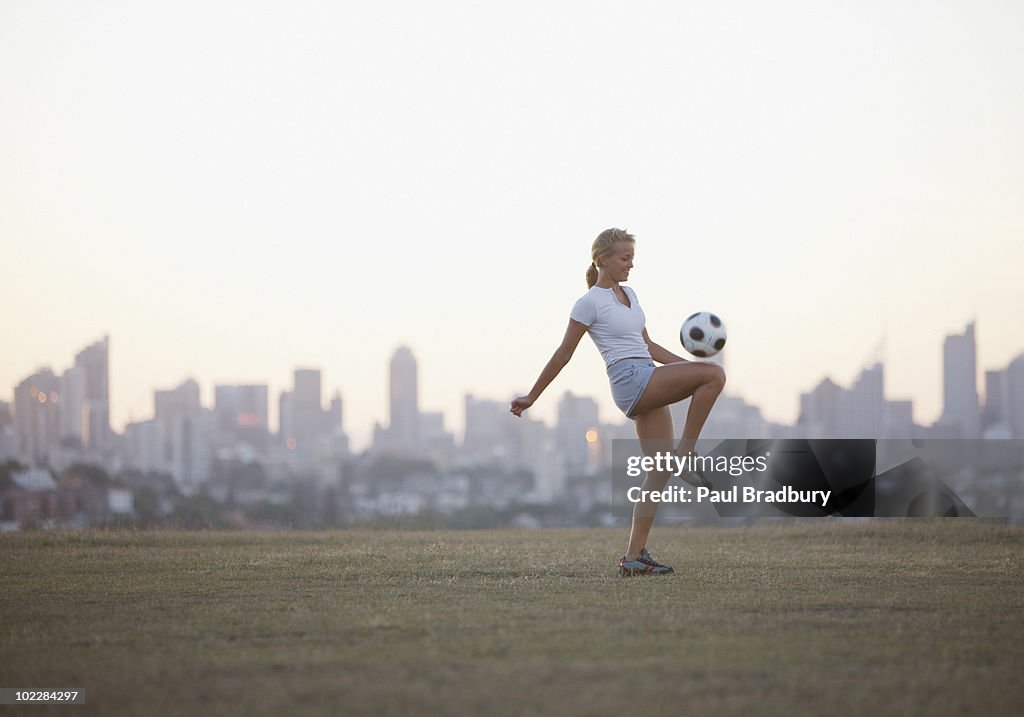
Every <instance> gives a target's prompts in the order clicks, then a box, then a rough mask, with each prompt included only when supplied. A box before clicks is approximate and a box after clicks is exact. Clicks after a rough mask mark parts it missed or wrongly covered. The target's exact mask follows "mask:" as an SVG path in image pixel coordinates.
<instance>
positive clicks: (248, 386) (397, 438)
mask: <svg viewBox="0 0 1024 717" xmlns="http://www.w3.org/2000/svg"><path fill="white" fill-rule="evenodd" d="M975 339H976V334H975V324H974V323H973V322H972V323H970V324H968V325H967V327H966V328H965V329H964V333H963V334H950V335H947V336H945V337H944V339H943V344H942V355H943V364H944V367H945V368H944V380H943V381H942V382H941V384H940V385H939V386H937V387H936V391H937V393H939V394H940V395H944V396H945V398H944V399H943V410H942V412H941V413H940V415H938V416H937V417H936V419H935V420H934V421H922V420H920V417H919V416H917V415H916V413H917V411H916V408H914V407H916V401H917V399H916V397H913V396H899V395H896V396H894V395H893V393H892V391H891V390H889V389H888V388H887V387H885V388H884V394H883V379H882V378H881V374H879V377H878V379H877V380H876V379H875V378H873V377H872V374H873V373H874V372H876V371H881V370H882V368H883V367H885V361H884V356H880V355H876V356H875V359H874V360H873V361H868V362H865V364H864V366H862V368H861V370H860V371H859V373H858V376H857V377H856V378H855V379H854V380H850V381H845V382H844V381H840V382H839V383H838V384H837V383H836V382H834V381H833V380H832V376H831V375H829V374H827V373H826V374H823V375H821V376H820V377H819V378H818V379H817V380H815V381H810V382H808V385H807V386H806V388H805V389H804V390H802V391H801V392H800V393H799V394H798V395H797V396H796V397H795V399H794V400H795V401H796V402H797V404H798V407H799V408H798V412H797V419H800V418H801V417H804V418H806V415H807V414H808V412H809V409H808V404H806V403H805V401H807V400H810V397H811V396H813V395H814V394H816V393H817V392H819V391H820V390H822V389H823V388H824V389H828V386H832V387H833V389H831V390H838V391H841V392H842V391H847V390H854V391H855V390H856V388H857V386H858V385H860V384H861V383H862V382H864V381H867V382H868V383H872V384H873V383H876V381H877V384H878V389H877V391H878V394H879V398H881V399H884V400H885V401H886V402H887V403H892V404H905V405H901V406H900V407H899V410H900V413H901V414H905V416H902V417H901V422H903V423H908V424H912V425H916V426H920V427H927V426H932V425H940V424H942V423H949V422H951V421H953V422H955V420H959V419H958V416H962V415H968V414H970V412H971V410H972V409H970V406H971V405H974V406H976V407H977V413H978V415H977V416H975V417H974V419H971V422H970V423H968V424H967V425H966V426H965V430H966V431H967V435H977V434H978V431H979V430H980V428H979V427H980V426H981V420H982V411H983V410H985V409H986V408H991V407H992V406H993V405H1000V406H1001V405H1002V404H1001V402H1002V401H1004V400H1005V399H1004V398H1002V397H1001V396H994V397H990V396H989V395H988V394H989V392H990V391H991V390H992V389H991V388H990V385H989V384H991V382H992V379H993V374H998V373H1000V372H1001V371H1005V370H1006V368H1007V367H1008V365H1009V364H1010V363H1011V362H1009V361H1008V362H1007V364H1006V365H1004V366H1002V367H998V368H997V367H991V368H988V367H985V368H983V367H980V366H979V365H978V363H977V361H976V358H975V357H976V355H977V352H978V350H979V348H980V347H979V346H978V344H977V343H976V341H975ZM115 345H116V344H115ZM109 347H110V337H109V336H104V337H103V338H102V339H99V340H97V341H95V342H93V343H92V344H90V345H89V346H86V347H85V348H83V349H81V350H79V351H77V352H75V354H74V355H75V361H74V363H73V364H72V365H70V366H69V367H68V369H67V370H66V371H65V372H63V373H62V372H61V371H59V370H57V371H55V370H54V364H50V365H47V366H41V367H39V368H38V369H37V372H39V371H42V372H44V373H45V372H47V371H49V372H51V374H52V379H48V380H50V381H51V382H52V384H53V390H54V391H59V393H60V395H61V397H62V400H64V395H65V393H66V392H67V391H68V383H69V379H73V378H74V377H76V376H78V375H79V371H80V367H81V364H82V362H83V359H85V360H88V357H90V356H91V355H96V352H97V351H98V350H102V352H103V354H102V358H101V359H98V360H99V365H101V366H102V367H103V370H104V371H105V370H106V367H107V364H108V359H109V357H108V355H107V353H106V352H108V351H109ZM1015 358H1024V347H1022V349H1021V352H1020V353H1019V354H1017V357H1015ZM387 365H388V366H389V368H388V369H387V371H388V375H389V376H390V379H389V380H388V382H387V385H386V386H382V387H381V393H382V394H383V395H384V397H385V400H386V401H387V402H388V403H389V405H390V408H389V409H388V411H387V413H386V414H384V415H381V416H376V417H368V418H366V419H365V420H364V421H363V425H359V424H355V425H353V423H352V419H351V417H349V421H347V422H346V421H343V419H342V405H343V403H344V387H342V386H339V385H336V384H333V383H329V382H328V383H324V384H322V379H321V377H322V371H321V369H320V368H317V367H315V366H312V365H305V366H293V367H292V368H291V372H292V382H293V383H294V384H295V385H294V387H293V388H292V389H291V390H288V389H287V388H282V389H280V390H276V391H275V390H274V389H273V388H272V387H271V385H270V384H269V383H267V382H264V381H253V382H243V381H221V382H217V383H213V384H210V385H209V386H208V387H207V389H204V388H203V382H202V381H200V380H199V379H197V378H196V377H191V376H190V377H187V378H185V379H183V380H182V381H180V382H178V383H177V384H174V385H166V386H162V387H159V388H157V387H154V388H153V389H152V392H151V406H152V408H151V410H150V411H149V413H148V414H144V415H142V416H139V417H137V419H135V421H133V422H144V421H148V420H151V419H153V418H160V417H161V410H162V409H161V405H162V404H161V401H163V402H164V403H163V405H165V406H167V405H168V401H172V402H173V404H171V405H172V407H171V408H170V409H167V408H164V409H163V410H164V412H165V413H167V411H168V410H170V413H167V415H173V414H174V412H176V411H178V410H180V409H176V408H174V407H173V406H176V405H179V404H181V405H185V406H186V409H185V412H186V413H187V412H188V411H191V410H198V409H200V408H203V409H208V410H209V409H213V408H214V407H215V406H216V405H219V403H221V402H224V401H225V399H226V400H227V401H228V402H238V401H240V400H247V401H248V404H247V405H255V404H253V400H254V399H253V398H247V399H242V398H241V397H238V396H236V395H235V394H236V393H237V392H243V391H254V390H255V391H259V392H260V393H261V394H262V396H263V398H262V401H263V407H262V409H261V410H262V412H263V413H262V415H260V416H253V424H252V425H254V426H262V427H263V428H264V429H265V430H266V431H267V432H268V434H279V433H280V434H282V435H283V426H282V417H283V416H284V415H285V414H284V413H283V412H284V410H285V406H286V405H287V406H291V405H293V403H295V402H296V401H297V402H298V403H297V404H296V405H305V406H306V409H303V410H305V411H306V413H307V414H308V413H309V411H312V412H313V414H315V415H313V416H312V417H310V418H301V417H296V418H290V416H292V415H293V412H294V411H297V410H299V409H297V408H296V409H291V408H289V412H288V416H289V418H288V419H286V421H288V422H289V423H290V422H293V421H300V422H302V424H303V425H304V424H308V423H310V422H312V423H313V424H316V423H318V422H319V421H321V420H323V419H322V418H318V417H317V416H318V415H320V414H321V413H322V414H324V417H326V416H327V415H330V416H333V419H332V420H333V422H334V423H335V424H337V425H338V426H339V427H344V430H345V432H346V435H347V437H348V440H349V441H350V444H349V445H350V447H351V449H352V450H354V451H356V452H361V451H364V450H367V449H369V448H370V447H371V446H372V444H373V443H374V442H379V443H381V444H384V445H387V444H391V445H403V444H415V443H417V442H418V441H419V440H420V435H419V430H420V429H419V427H418V426H419V420H420V417H422V416H424V415H426V414H427V413H428V411H425V410H422V409H421V408H420V405H419V387H420V386H421V385H423V384H424V383H429V381H427V382H424V381H423V380H422V378H421V377H420V376H419V361H418V359H417V358H416V354H415V351H414V350H412V348H411V347H409V346H406V345H399V346H396V347H395V348H394V349H393V353H392V355H391V357H390V360H389V361H388V362H387ZM886 371H887V369H886ZM965 371H966V373H965ZM972 373H973V375H974V376H975V381H974V386H972V387H969V386H968V384H965V383H964V381H965V379H966V376H969V375H971V374H972ZM33 375H34V374H33ZM26 378H27V377H22V383H24V380H26ZM983 378H984V381H985V385H986V391H979V390H978V384H979V382H981V380H982V379H983ZM116 383H117V381H116V377H115V376H111V377H110V378H109V385H108V384H107V375H106V374H104V373H103V372H100V373H97V374H96V377H95V378H94V381H93V385H101V386H103V388H104V389H105V390H108V391H112V389H111V386H116ZM844 384H849V385H850V386H851V389H844V388H841V386H842V385H844ZM89 386H90V384H89V383H88V382H86V383H85V385H84V387H82V388H77V389H75V390H74V392H73V393H70V394H68V395H71V396H78V395H80V394H82V393H83V391H86V390H93V389H91V388H89ZM965 387H966V388H965ZM46 390H47V391H49V390H50V389H46ZM182 391H186V393H185V394H184V398H179V396H181V395H182V394H181V392H182ZM549 393H551V402H552V403H553V404H555V408H556V412H558V413H556V415H557V416H561V413H560V412H561V411H562V410H564V409H563V407H562V405H561V404H562V401H563V400H564V398H565V397H566V396H567V395H568V396H572V395H575V396H578V397H579V398H580V399H582V400H585V401H586V402H589V403H592V404H593V409H590V410H592V411H593V412H594V414H593V415H594V422H595V424H596V423H598V422H599V423H601V424H621V425H626V426H628V425H629V423H628V422H627V421H626V420H625V419H624V418H622V416H621V415H620V413H619V412H618V411H614V412H613V413H612V414H611V416H609V414H608V411H607V409H606V408H605V407H602V406H601V401H600V400H599V395H598V394H597V393H596V392H595V393H587V392H582V391H581V392H577V391H574V390H573V389H572V388H568V387H566V388H563V389H562V390H558V389H557V388H556V389H555V390H554V391H552V390H551V389H550V388H549ZM826 394H827V390H826ZM206 395H208V396H210V397H214V396H216V397H217V398H218V399H219V400H217V401H211V400H204V396H206ZM293 395H294V396H295V397H296V398H293ZM512 395H514V394H513V393H510V394H509V396H512ZM726 396H728V397H730V398H732V399H741V400H742V402H743V404H744V405H745V406H749V407H751V408H754V409H756V410H757V411H758V412H759V413H760V414H761V415H762V418H763V420H764V421H765V423H766V424H776V425H781V426H796V425H797V424H798V420H797V419H794V421H792V422H791V423H785V422H780V421H776V420H773V419H772V418H771V417H770V416H767V415H764V413H763V409H762V407H761V406H760V405H759V404H758V402H757V400H756V397H751V396H745V395H742V394H739V393H736V392H730V391H728V390H727V391H726ZM467 398H473V399H476V400H482V401H497V402H502V401H504V400H505V398H502V397H497V396H490V395H485V394H482V393H479V392H476V391H473V390H471V389H465V390H463V391H462V392H461V393H460V394H459V396H458V399H457V401H458V403H459V405H460V410H459V411H456V412H453V413H447V412H445V411H443V410H442V411H438V412H437V414H438V415H439V416H440V419H439V422H440V423H441V424H442V425H443V426H444V430H445V431H447V432H449V433H451V434H452V435H455V436H459V437H462V436H464V435H466V423H465V401H466V400H467ZM328 399H329V404H330V408H325V406H326V405H327V402H328ZM76 400H78V401H79V403H77V404H75V405H76V411H74V412H73V413H75V412H78V411H80V410H81V408H80V405H81V400H82V399H81V398H78V399H76ZM257 402H258V400H257ZM8 403H10V404H11V405H13V403H14V402H13V401H8ZM86 405H87V406H88V404H86ZM271 405H273V406H277V407H278V410H277V411H271V410H269V406H271ZM187 407H191V408H187ZM837 407H838V404H836V407H833V408H832V409H831V410H838V408H837ZM97 410H99V411H100V412H101V415H103V416H104V417H105V416H106V415H107V414H106V410H107V398H106V396H102V395H101V396H99V400H98V402H97V403H96V404H95V405H93V406H88V411H87V412H88V413H89V414H90V415H91V414H92V413H95V412H96V411H97ZM252 410H256V409H252ZM1004 410H1005V409H1004ZM810 412H811V413H813V412H814V411H813V410H811V411H810ZM853 412H854V413H856V412H857V409H856V408H854V409H853ZM296 415H298V414H296ZM385 418H386V419H387V420H386V421H385V420H384V419H385ZM533 418H535V419H538V420H541V421H542V422H544V423H545V424H546V425H549V426H553V425H557V424H558V423H559V422H560V421H558V420H556V421H551V420H545V419H544V418H542V417H539V416H536V415H535V416H533ZM452 419H454V421H453V420H452ZM60 420H61V426H62V428H61V432H62V435H64V434H65V433H68V431H67V430H66V429H65V428H64V423H65V422H66V418H65V417H64V416H63V415H61V418H60ZM510 420H511V419H510ZM676 420H677V422H680V423H681V415H680V416H677V417H676ZM834 420H836V419H831V420H830V421H827V422H826V425H830V426H832V425H838V424H834ZM853 420H854V421H856V417H854V419H853ZM129 423H132V422H128V423H126V424H125V425H124V426H116V425H114V424H113V422H111V423H110V425H109V427H110V428H111V429H113V430H115V431H116V432H117V433H122V434H123V433H124V431H125V429H126V427H127V426H128V424H129ZM99 425H103V424H102V421H101V422H100V423H99ZM381 431H383V433H380V432H381ZM70 433H71V434H76V435H78V436H80V437H82V436H84V439H83V445H85V446H88V445H89V441H88V431H86V432H84V433H83V431H82V429H81V427H80V426H79V428H78V429H77V430H71V431H70ZM359 438H363V440H359ZM353 439H354V440H353ZM290 447H291V448H294V446H290ZM306 450H309V449H308V447H307V448H306Z"/></svg>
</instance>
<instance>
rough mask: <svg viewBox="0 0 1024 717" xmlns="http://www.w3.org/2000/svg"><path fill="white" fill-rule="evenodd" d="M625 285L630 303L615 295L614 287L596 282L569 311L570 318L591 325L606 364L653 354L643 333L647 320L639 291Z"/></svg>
mask: <svg viewBox="0 0 1024 717" xmlns="http://www.w3.org/2000/svg"><path fill="white" fill-rule="evenodd" d="M622 288H623V290H624V291H625V292H626V296H628V297H629V304H630V305H629V306H626V305H625V304H623V303H622V302H621V301H619V300H618V299H617V298H616V297H615V291H614V289H603V288H601V287H600V286H592V287H590V291H588V292H587V293H586V294H584V295H583V296H581V297H580V298H579V299H578V300H577V301H576V303H575V304H574V305H573V307H572V311H570V312H569V317H570V318H572V319H574V320H575V321H579V322H580V323H581V324H584V325H586V326H587V333H589V334H590V338H591V339H593V340H594V345H595V346H597V350H598V351H600V352H601V357H602V358H603V359H604V365H605V366H606V367H607V366H611V365H612V364H613V363H615V362H616V361H618V360H619V359H624V358H629V357H631V356H634V357H637V358H649V357H650V355H651V352H650V351H649V350H648V349H647V344H646V343H645V342H644V337H643V330H644V326H645V325H646V324H647V317H646V316H644V310H643V309H641V308H640V302H639V301H637V299H636V293H634V291H633V290H632V289H631V288H629V287H628V286H623V287H622Z"/></svg>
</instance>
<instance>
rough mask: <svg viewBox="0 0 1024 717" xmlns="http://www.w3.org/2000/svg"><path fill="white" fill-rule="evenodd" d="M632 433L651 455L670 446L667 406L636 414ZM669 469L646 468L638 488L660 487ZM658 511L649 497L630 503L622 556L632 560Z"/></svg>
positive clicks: (650, 488) (637, 555) (656, 505)
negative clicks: (628, 529) (630, 511)
mask: <svg viewBox="0 0 1024 717" xmlns="http://www.w3.org/2000/svg"><path fill="white" fill-rule="evenodd" d="M635 423H636V436H637V438H639V439H640V449H641V450H642V451H643V452H644V454H645V455H648V456H653V455H654V454H655V453H657V452H659V451H665V450H667V449H670V448H671V445H672V442H673V437H672V434H673V431H672V414H671V413H670V412H669V410H668V406H662V407H661V408H655V409H654V410H652V411H648V412H647V413H645V414H643V415H642V416H637V418H636V421H635ZM671 477H672V474H671V473H668V472H665V471H662V472H654V471H650V472H648V473H647V476H646V477H645V478H644V482H643V485H642V486H641V489H642V490H654V491H658V490H664V488H665V486H666V485H667V484H668V481H669V478H671ZM657 512H658V504H657V503H655V502H653V501H642V502H640V503H635V504H634V505H633V524H632V527H631V528H630V531H629V545H627V546H626V560H636V559H637V558H638V557H639V556H640V550H641V549H643V548H644V547H646V546H647V536H648V535H649V534H650V532H651V526H652V525H654V516H655V514H656V513H657Z"/></svg>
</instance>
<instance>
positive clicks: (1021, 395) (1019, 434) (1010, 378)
mask: <svg viewBox="0 0 1024 717" xmlns="http://www.w3.org/2000/svg"><path fill="white" fill-rule="evenodd" d="M1006 407H1007V410H1006V414H1007V417H1008V419H1009V422H1010V432H1011V433H1012V434H1013V437H1014V438H1024V354H1021V355H1020V356H1018V357H1017V358H1015V359H1014V360H1013V361H1011V362H1010V365H1009V366H1007V367H1006Z"/></svg>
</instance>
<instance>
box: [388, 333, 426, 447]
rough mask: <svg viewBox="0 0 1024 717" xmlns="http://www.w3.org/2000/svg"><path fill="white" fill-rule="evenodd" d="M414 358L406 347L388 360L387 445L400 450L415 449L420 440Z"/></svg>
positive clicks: (398, 350)
mask: <svg viewBox="0 0 1024 717" xmlns="http://www.w3.org/2000/svg"><path fill="white" fill-rule="evenodd" d="M417 373H418V370H417V366H416V358H415V357H414V356H413V355H412V351H411V350H409V348H408V347H407V346H399V347H398V348H397V349H396V350H395V353H394V355H393V356H392V357H391V366H390V374H389V375H390V382H389V389H390V390H389V397H390V409H391V411H390V417H389V419H390V425H389V433H390V435H389V442H390V443H391V445H392V446H394V447H396V448H399V449H401V450H416V449H417V448H418V447H419V439H420V403H419V382H418V379H417Z"/></svg>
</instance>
